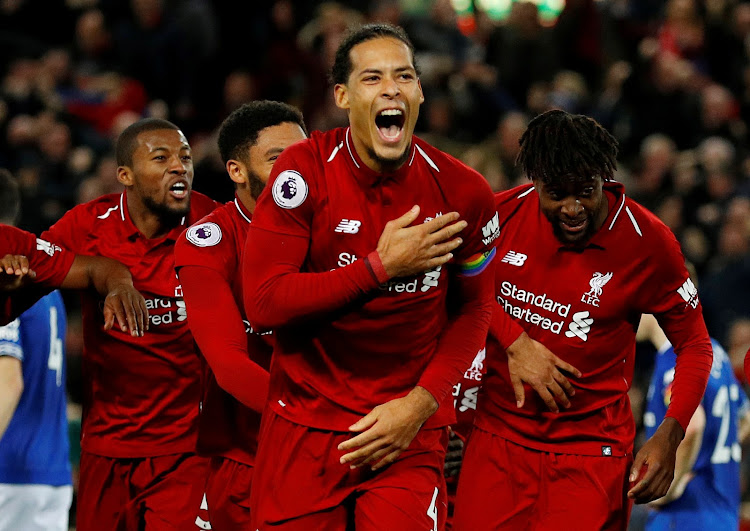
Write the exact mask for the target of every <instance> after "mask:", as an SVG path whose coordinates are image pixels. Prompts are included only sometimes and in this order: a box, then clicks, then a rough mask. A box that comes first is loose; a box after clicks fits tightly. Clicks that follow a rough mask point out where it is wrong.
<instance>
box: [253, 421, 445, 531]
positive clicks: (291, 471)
mask: <svg viewBox="0 0 750 531" xmlns="http://www.w3.org/2000/svg"><path fill="white" fill-rule="evenodd" d="M263 415H264V417H263V426H262V427H261V435H260V441H259V447H258V455H257V459H256V465H255V477H254V484H253V492H252V495H251V497H250V506H251V507H252V513H253V523H254V525H253V526H252V527H251V528H250V529H256V528H257V529H259V530H261V531H265V530H267V529H283V530H284V531H293V530H300V531H302V530H304V531H307V530H310V529H316V530H343V529H347V526H354V528H356V529H357V531H370V530H372V531H375V530H382V529H388V530H389V531H402V530H403V531H413V530H415V529H424V530H434V531H436V530H442V529H443V527H444V525H445V516H446V501H445V480H444V479H443V461H444V460H445V446H446V444H447V440H448V433H447V430H446V429H433V430H421V431H420V432H419V433H418V434H417V436H416V437H415V438H414V440H413V441H412V443H411V445H410V446H409V448H408V449H407V450H406V451H405V452H404V453H402V454H401V456H399V458H398V460H397V461H396V462H395V463H393V464H391V465H390V466H388V467H386V468H385V469H383V470H379V471H377V472H372V471H371V470H369V468H365V469H362V468H358V469H355V470H350V469H349V466H348V465H342V464H340V463H339V459H340V458H341V456H342V455H343V454H344V452H342V451H340V450H338V449H337V447H338V445H339V444H340V443H342V442H344V441H346V440H347V439H350V438H351V437H352V435H351V434H350V433H341V432H331V431H323V430H317V429H313V428H308V427H306V426H300V425H298V424H294V423H293V422H289V421H288V420H286V419H284V418H283V417H280V416H278V415H277V414H275V413H273V412H272V411H268V410H267V411H266V412H265V413H264V414H263Z"/></svg>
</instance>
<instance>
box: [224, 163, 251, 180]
mask: <svg viewBox="0 0 750 531" xmlns="http://www.w3.org/2000/svg"><path fill="white" fill-rule="evenodd" d="M226 168H227V173H228V174H229V178H230V179H232V181H234V182H235V183H237V184H247V168H246V167H245V165H244V164H243V163H242V162H241V161H239V160H235V159H229V160H228V161H227V165H226Z"/></svg>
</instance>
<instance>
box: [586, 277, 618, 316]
mask: <svg viewBox="0 0 750 531" xmlns="http://www.w3.org/2000/svg"><path fill="white" fill-rule="evenodd" d="M611 279H612V273H611V272H610V273H606V274H604V273H599V272H598V271H597V272H596V273H594V276H593V277H591V280H589V286H590V287H591V289H590V290H588V291H587V292H586V293H584V294H583V296H582V297H581V302H584V303H586V304H590V305H591V306H596V307H597V308H598V307H599V297H601V296H602V290H603V289H604V286H605V285H606V284H607V282H609V281H610V280H611Z"/></svg>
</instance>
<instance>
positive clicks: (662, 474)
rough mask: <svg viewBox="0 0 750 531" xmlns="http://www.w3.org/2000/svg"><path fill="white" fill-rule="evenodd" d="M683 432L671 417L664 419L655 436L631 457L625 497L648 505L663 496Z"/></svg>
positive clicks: (670, 479) (670, 476) (672, 471)
mask: <svg viewBox="0 0 750 531" xmlns="http://www.w3.org/2000/svg"><path fill="white" fill-rule="evenodd" d="M684 436H685V431H684V430H683V429H682V426H680V423H679V422H677V420H675V419H674V418H672V417H666V418H665V419H664V421H663V422H662V423H661V425H660V426H659V428H658V429H657V430H656V433H654V435H653V436H652V437H651V438H650V439H649V440H648V441H646V444H644V445H643V448H641V449H640V451H639V452H638V455H636V456H635V461H634V462H633V467H632V468H631V469H630V485H631V488H630V490H629V491H628V498H630V499H632V500H635V503H648V502H650V501H653V500H656V499H657V498H661V497H662V496H664V495H665V494H666V493H667V491H668V490H669V486H670V485H671V484H672V479H673V478H674V468H675V459H676V453H677V447H678V446H679V445H680V442H681V441H682V438H683V437H684Z"/></svg>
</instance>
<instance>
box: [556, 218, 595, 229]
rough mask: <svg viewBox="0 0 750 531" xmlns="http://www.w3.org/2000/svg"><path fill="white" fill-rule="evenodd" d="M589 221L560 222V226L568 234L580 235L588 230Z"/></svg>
mask: <svg viewBox="0 0 750 531" xmlns="http://www.w3.org/2000/svg"><path fill="white" fill-rule="evenodd" d="M587 221H588V219H586V218H583V219H576V220H566V221H563V220H560V225H561V226H562V228H563V229H564V230H565V231H566V232H572V233H579V232H582V231H584V230H586V225H587Z"/></svg>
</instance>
